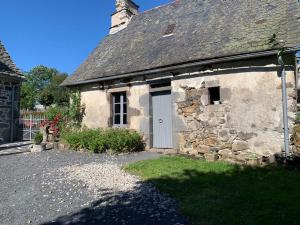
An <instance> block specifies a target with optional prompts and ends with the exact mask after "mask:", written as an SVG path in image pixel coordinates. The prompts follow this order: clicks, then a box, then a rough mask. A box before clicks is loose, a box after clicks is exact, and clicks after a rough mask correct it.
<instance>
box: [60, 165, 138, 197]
mask: <svg viewBox="0 0 300 225" xmlns="http://www.w3.org/2000/svg"><path fill="white" fill-rule="evenodd" d="M60 172H62V173H64V174H65V176H64V179H67V180H68V181H69V182H72V181H80V182H83V183H84V184H85V185H86V187H87V188H88V189H89V190H90V191H92V192H95V193H99V192H101V193H107V192H109V193H112V192H113V193H115V192H125V191H134V190H135V189H136V187H138V186H139V184H138V183H139V182H140V180H139V179H138V178H137V177H136V176H133V175H130V174H128V173H126V172H124V171H123V170H122V169H121V168H120V167H119V166H118V165H115V164H108V163H101V164H100V163H90V164H84V165H72V166H67V167H64V168H61V169H60Z"/></svg>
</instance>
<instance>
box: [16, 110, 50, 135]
mask: <svg viewBox="0 0 300 225" xmlns="http://www.w3.org/2000/svg"><path fill="white" fill-rule="evenodd" d="M43 121H45V114H44V113H42V112H22V113H21V116H20V126H21V130H22V134H23V141H32V140H33V139H34V137H35V135H36V133H37V132H39V131H40V127H41V124H42V122H43Z"/></svg>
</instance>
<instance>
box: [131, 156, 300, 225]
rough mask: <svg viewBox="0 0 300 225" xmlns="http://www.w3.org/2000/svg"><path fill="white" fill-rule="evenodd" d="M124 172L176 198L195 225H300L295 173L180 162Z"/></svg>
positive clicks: (299, 176) (145, 164)
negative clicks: (138, 177) (136, 176)
mask: <svg viewBox="0 0 300 225" xmlns="http://www.w3.org/2000/svg"><path fill="white" fill-rule="evenodd" d="M125 170H126V171H128V172H130V173H133V174H135V175H139V176H140V177H142V178H143V179H144V180H146V181H149V182H151V183H153V184H155V186H156V187H157V188H158V189H159V190H160V191H162V192H164V193H167V194H169V195H170V196H171V197H173V198H175V199H176V200H177V201H178V203H179V206H180V211H181V213H182V214H183V215H184V216H185V217H186V218H187V219H188V221H190V223H191V224H197V225H236V224H240V225H257V224H259V225H268V224H270V225H271V224H272V225H296V224H297V225H299V224H300V217H299V216H300V171H297V170H288V169H285V168H274V167H273V168H250V167H248V168H243V167H241V166H237V165H231V164H227V163H222V162H217V163H208V162H204V161H200V160H194V159H188V158H185V157H179V156H178V157H177V156H176V157H171V156H170V157H162V158H160V159H155V160H148V161H142V162H138V163H135V164H131V165H129V166H127V167H126V168H125Z"/></svg>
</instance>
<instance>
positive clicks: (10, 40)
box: [0, 0, 171, 74]
mask: <svg viewBox="0 0 300 225" xmlns="http://www.w3.org/2000/svg"><path fill="white" fill-rule="evenodd" d="M170 1H171V0H150V1H149V0H135V2H136V3H137V4H138V5H140V6H141V11H144V10H147V9H151V8H153V7H156V6H159V5H161V4H166V3H168V2H170ZM114 3H115V0H26V1H24V0H2V1H1V13H0V26H1V29H0V40H1V41H2V42H3V43H4V45H5V47H6V48H7V50H8V51H9V53H10V55H11V56H12V58H13V60H14V61H15V63H16V64H17V66H18V67H19V68H20V69H21V70H23V71H28V70H30V69H31V68H32V67H34V66H37V65H45V66H49V67H55V68H57V69H58V70H60V71H61V72H67V73H69V74H71V73H72V72H74V70H75V69H76V68H77V67H78V66H79V65H80V64H81V63H82V62H83V61H84V60H85V59H86V57H87V56H88V54H89V53H90V52H91V51H92V50H93V49H94V48H95V47H96V46H97V44H98V43H99V42H100V40H101V39H102V38H103V37H104V36H105V35H107V33H108V29H109V27H110V15H111V13H113V12H114V9H115V6H114Z"/></svg>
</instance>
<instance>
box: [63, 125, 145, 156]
mask: <svg viewBox="0 0 300 225" xmlns="http://www.w3.org/2000/svg"><path fill="white" fill-rule="evenodd" d="M62 140H63V141H64V142H66V143H67V144H69V145H70V147H71V148H72V149H73V150H75V151H78V150H81V149H86V150H89V151H91V152H94V153H104V152H106V151H108V150H109V151H111V152H113V153H123V152H137V151H143V150H144V142H143V139H142V136H141V135H140V134H139V133H138V132H136V131H132V130H128V129H84V130H69V131H64V132H63V133H62Z"/></svg>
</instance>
